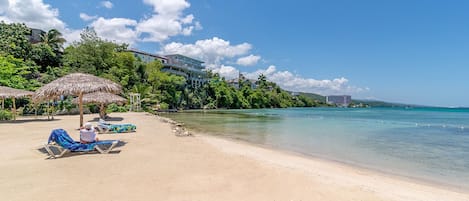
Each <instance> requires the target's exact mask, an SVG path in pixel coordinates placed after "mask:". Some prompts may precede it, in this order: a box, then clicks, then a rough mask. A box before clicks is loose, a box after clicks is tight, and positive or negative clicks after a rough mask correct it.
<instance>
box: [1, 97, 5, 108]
mask: <svg viewBox="0 0 469 201" xmlns="http://www.w3.org/2000/svg"><path fill="white" fill-rule="evenodd" d="M4 108H5V99H3V98H2V110H3V109H4Z"/></svg>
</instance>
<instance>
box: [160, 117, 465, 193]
mask: <svg viewBox="0 0 469 201" xmlns="http://www.w3.org/2000/svg"><path fill="white" fill-rule="evenodd" d="M165 116H167V117H170V118H172V119H174V120H176V121H179V122H183V123H185V125H186V126H187V127H188V128H189V129H192V130H194V131H196V132H202V133H207V134H210V135H216V136H220V137H227V138H232V139H238V140H244V141H248V142H251V143H256V144H262V145H268V146H270V147H273V148H276V149H283V150H288V151H293V152H298V153H301V154H306V155H311V156H314V157H321V158H325V159H330V160H335V161H339V162H343V163H347V164H352V165H357V166H361V167H365V168H370V169H375V170H379V171H383V172H386V173H391V174H396V175H401V176H406V177H411V178H415V179H421V180H425V181H430V182H435V183H439V184H443V185H449V186H452V187H458V188H462V189H466V190H467V189H469V109H448V108H294V109H259V110H217V111H207V112H203V111H191V112H184V113H174V114H166V115H165Z"/></svg>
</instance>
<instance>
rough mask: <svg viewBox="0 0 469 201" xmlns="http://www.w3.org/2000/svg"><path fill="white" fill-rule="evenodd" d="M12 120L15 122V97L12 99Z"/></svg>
mask: <svg viewBox="0 0 469 201" xmlns="http://www.w3.org/2000/svg"><path fill="white" fill-rule="evenodd" d="M12 113H13V120H16V104H15V97H13V112H12Z"/></svg>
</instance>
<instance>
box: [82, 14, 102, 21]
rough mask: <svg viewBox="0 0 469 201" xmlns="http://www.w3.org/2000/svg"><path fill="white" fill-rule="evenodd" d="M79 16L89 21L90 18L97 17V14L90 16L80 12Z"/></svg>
mask: <svg viewBox="0 0 469 201" xmlns="http://www.w3.org/2000/svg"><path fill="white" fill-rule="evenodd" d="M80 18H81V19H82V20H84V21H90V20H94V19H96V18H98V16H96V15H93V16H90V15H87V14H86V13H80Z"/></svg>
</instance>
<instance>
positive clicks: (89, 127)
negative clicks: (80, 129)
mask: <svg viewBox="0 0 469 201" xmlns="http://www.w3.org/2000/svg"><path fill="white" fill-rule="evenodd" d="M92 127H93V125H92V124H91V123H90V122H86V123H85V128H86V129H91V128H92Z"/></svg>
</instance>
